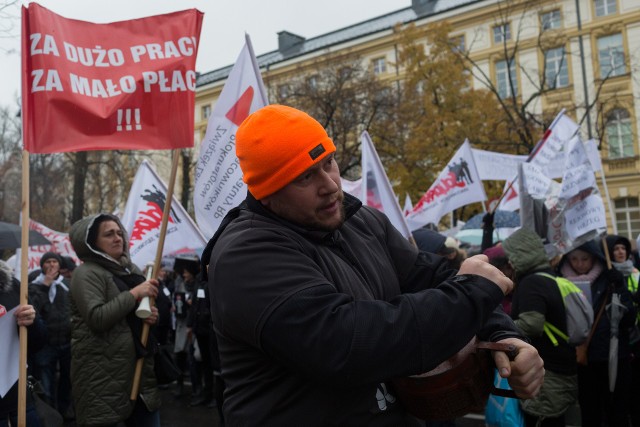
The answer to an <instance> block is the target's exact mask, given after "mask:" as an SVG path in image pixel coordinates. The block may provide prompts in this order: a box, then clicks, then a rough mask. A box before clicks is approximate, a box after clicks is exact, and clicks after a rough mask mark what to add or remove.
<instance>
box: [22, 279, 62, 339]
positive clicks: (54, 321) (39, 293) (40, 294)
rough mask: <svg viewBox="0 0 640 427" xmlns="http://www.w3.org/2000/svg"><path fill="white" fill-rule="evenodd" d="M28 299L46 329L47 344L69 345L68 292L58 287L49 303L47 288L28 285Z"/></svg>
mask: <svg viewBox="0 0 640 427" xmlns="http://www.w3.org/2000/svg"><path fill="white" fill-rule="evenodd" d="M29 299H30V301H31V304H33V307H34V308H35V309H36V311H37V312H38V314H39V315H40V317H41V318H42V320H43V321H44V323H45V325H46V327H47V336H48V344H51V345H64V344H71V310H70V308H69V291H67V290H65V289H63V288H62V287H61V286H58V287H57V289H56V296H55V298H54V300H53V302H51V301H50V300H49V287H48V286H45V285H44V284H38V283H30V284H29Z"/></svg>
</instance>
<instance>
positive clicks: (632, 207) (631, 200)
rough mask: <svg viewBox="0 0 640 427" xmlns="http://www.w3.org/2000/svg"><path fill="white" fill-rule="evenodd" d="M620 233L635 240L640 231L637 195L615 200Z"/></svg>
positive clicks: (639, 210) (639, 211)
mask: <svg viewBox="0 0 640 427" xmlns="http://www.w3.org/2000/svg"><path fill="white" fill-rule="evenodd" d="M614 203H615V211H616V226H617V228H618V235H620V236H625V237H627V238H628V239H630V240H633V239H635V238H636V236H638V233H640V209H639V208H638V198H637V197H627V198H624V199H618V200H616V201H615V202H614Z"/></svg>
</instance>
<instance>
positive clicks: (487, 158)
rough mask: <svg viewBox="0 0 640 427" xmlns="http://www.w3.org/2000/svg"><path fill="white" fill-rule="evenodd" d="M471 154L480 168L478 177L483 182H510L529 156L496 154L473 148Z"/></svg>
mask: <svg viewBox="0 0 640 427" xmlns="http://www.w3.org/2000/svg"><path fill="white" fill-rule="evenodd" d="M471 152H472V153H473V159H474V160H475V162H476V168H478V175H479V176H480V179H481V180H483V181H502V180H509V179H511V178H513V177H514V176H516V175H517V174H518V164H520V163H522V162H524V161H525V160H527V156H519V155H516V154H504V153H496V152H495V151H487V150H479V149H477V148H472V149H471Z"/></svg>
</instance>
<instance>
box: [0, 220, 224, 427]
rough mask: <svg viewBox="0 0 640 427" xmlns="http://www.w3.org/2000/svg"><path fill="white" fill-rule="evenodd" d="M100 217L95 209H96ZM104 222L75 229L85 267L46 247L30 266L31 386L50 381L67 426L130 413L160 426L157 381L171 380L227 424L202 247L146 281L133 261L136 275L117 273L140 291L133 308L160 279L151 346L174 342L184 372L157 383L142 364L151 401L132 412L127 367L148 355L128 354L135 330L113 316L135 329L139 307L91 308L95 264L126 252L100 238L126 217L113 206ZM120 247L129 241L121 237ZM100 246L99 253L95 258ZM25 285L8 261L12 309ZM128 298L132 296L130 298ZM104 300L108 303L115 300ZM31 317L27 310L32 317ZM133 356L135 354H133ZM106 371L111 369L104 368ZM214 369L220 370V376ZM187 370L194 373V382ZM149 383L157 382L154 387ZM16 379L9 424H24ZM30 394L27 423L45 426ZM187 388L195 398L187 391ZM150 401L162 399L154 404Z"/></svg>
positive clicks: (139, 421) (3, 285)
mask: <svg viewBox="0 0 640 427" xmlns="http://www.w3.org/2000/svg"><path fill="white" fill-rule="evenodd" d="M91 220H92V221H94V220H96V218H95V217H92V218H91ZM95 224H96V227H95V231H94V232H93V233H91V232H88V231H87V229H86V228H83V229H81V230H76V234H78V235H82V236H88V237H87V240H88V242H87V245H86V246H85V249H86V250H83V249H79V250H78V249H76V250H77V251H78V252H79V258H80V259H81V261H82V263H83V264H84V265H85V266H84V267H83V268H79V269H77V270H76V267H78V265H77V264H76V263H75V262H74V261H73V259H72V258H71V257H68V256H62V255H59V254H56V253H54V252H47V253H45V254H44V255H43V256H42V257H41V259H40V268H39V269H37V270H35V271H32V272H30V273H29V275H28V280H29V284H28V304H27V305H24V306H20V307H19V308H20V309H19V310H18V311H17V313H16V319H17V322H18V324H19V325H24V326H28V337H29V345H28V364H27V365H28V375H29V383H30V388H31V386H34V387H35V389H37V390H41V393H40V395H41V397H42V399H43V400H44V401H45V402H46V403H47V404H48V405H50V406H51V407H52V408H54V409H56V410H57V412H58V413H59V414H60V415H61V416H62V419H63V420H64V422H65V425H97V424H100V425H102V424H105V423H107V424H109V422H108V421H109V420H110V419H112V421H114V423H113V425H116V424H117V423H118V422H124V423H125V424H126V425H127V426H129V425H131V426H145V425H148V426H159V416H158V413H157V409H158V407H159V406H158V405H159V400H158V401H157V402H158V404H155V403H153V400H154V399H155V398H153V396H152V394H151V393H153V391H152V390H153V389H165V390H166V389H170V388H171V389H173V390H171V391H172V393H170V394H169V395H170V396H171V397H172V398H174V399H176V400H177V401H184V404H185V407H193V406H201V405H202V406H207V407H209V408H212V409H213V410H216V411H218V414H219V419H220V421H221V424H220V425H223V424H224V421H223V417H222V391H223V384H222V380H221V379H220V378H219V373H220V363H219V357H218V351H217V345H216V339H215V335H214V333H213V328H212V325H211V314H210V311H209V297H208V294H209V291H208V287H207V286H206V282H205V281H203V280H202V279H201V274H200V260H199V258H198V257H197V256H195V255H193V256H192V257H182V258H180V257H179V258H177V259H176V260H175V261H174V260H170V259H169V260H164V261H163V262H162V265H161V269H160V271H159V272H158V273H157V275H156V276H157V281H154V280H152V281H150V282H147V281H145V279H144V277H143V276H142V274H141V273H142V272H141V271H139V270H138V269H137V267H136V266H134V265H133V264H128V265H127V272H128V273H131V274H123V275H119V276H118V278H117V279H115V281H116V282H117V283H118V282H123V286H125V287H126V288H127V289H128V290H131V293H133V294H134V296H135V299H134V298H131V300H130V304H131V307H134V303H136V304H137V301H136V300H139V297H142V296H146V295H143V294H140V295H138V294H137V292H138V290H140V289H142V288H144V287H145V286H147V284H148V283H152V284H153V285H154V286H152V288H155V292H153V293H152V294H150V296H154V297H155V308H153V315H154V316H155V317H152V321H151V322H150V323H151V324H152V326H153V327H152V328H151V338H150V341H149V343H153V344H148V346H147V347H148V348H151V346H152V345H155V343H157V345H159V346H165V347H167V348H169V349H170V352H171V353H172V354H173V355H174V360H175V362H176V364H177V365H178V366H179V368H180V375H179V377H178V379H177V381H175V382H174V383H172V384H166V385H161V386H157V387H156V385H155V382H153V381H151V382H150V381H148V379H147V381H146V383H145V380H144V377H145V374H144V373H143V375H142V376H143V390H142V392H141V393H142V394H141V396H144V399H138V402H140V401H142V400H143V401H144V404H145V405H146V406H147V408H142V409H140V410H139V409H138V406H140V405H139V404H137V405H136V407H135V408H134V410H133V411H134V412H133V414H129V409H128V408H127V406H128V401H129V394H128V393H126V392H127V391H128V390H129V389H130V387H129V380H130V378H128V377H133V374H132V372H129V370H128V369H125V368H124V367H125V366H129V365H130V367H131V369H133V366H134V364H135V360H136V357H137V356H139V355H138V354H136V355H135V356H134V355H133V354H129V352H128V350H127V348H129V346H130V345H132V343H133V340H130V339H129V336H130V335H128V333H129V331H128V330H127V333H126V334H125V335H124V338H122V331H121V330H120V329H119V327H118V326H113V322H116V323H117V322H119V321H122V322H124V323H123V324H122V325H124V327H125V328H126V329H128V328H129V326H128V325H129V324H130V322H131V320H132V319H131V318H132V317H133V316H132V311H131V309H129V308H126V307H125V308H123V311H122V313H123V314H122V316H123V317H121V318H119V317H118V316H119V315H118V314H117V311H118V310H114V309H113V307H111V308H109V309H108V311H109V312H105V313H101V314H100V315H99V316H97V315H96V311H94V310H92V308H93V309H95V310H99V308H98V307H97V305H98V302H97V301H95V299H94V297H95V295H91V292H86V290H87V289H88V288H89V289H90V288H91V287H92V286H94V285H93V284H92V279H95V275H96V271H95V268H96V267H95V264H103V265H102V267H103V268H104V267H105V266H107V267H109V265H110V263H111V264H112V265H111V266H110V267H111V268H113V269H115V268H116V267H115V264H116V263H112V262H111V261H112V260H113V259H122V256H123V254H122V253H118V254H113V253H111V254H109V253H108V251H109V250H110V248H109V247H108V246H104V245H103V246H101V243H100V239H101V237H100V235H99V233H100V232H102V229H101V228H100V224H112V225H113V226H114V227H115V228H119V227H120V225H119V221H117V219H116V218H115V217H112V216H109V215H104V217H103V218H102V219H100V220H97V221H95ZM85 225H86V226H87V227H89V226H90V224H85ZM76 228H77V227H76ZM72 233H73V231H72ZM113 236H115V237H113V239H115V240H117V241H118V242H121V241H122V239H123V237H122V234H120V233H119V234H117V235H116V234H113ZM92 239H93V240H92ZM80 246H82V243H78V242H76V247H77V248H79V247H80ZM118 247H125V246H123V245H122V244H119V245H118ZM105 249H106V250H105ZM125 252H126V251H125ZM96 254H98V259H96V258H95V256H96ZM104 255H107V256H106V257H105V256H104ZM102 258H104V259H102ZM125 258H126V257H125ZM105 260H108V261H105ZM87 266H89V267H90V268H91V267H93V271H90V270H89V271H88V269H87V268H86V267H87ZM76 271H78V272H79V273H78V274H79V276H81V277H78V280H76V282H77V283H76V288H75V293H74V285H73V284H72V283H73V280H72V278H73V276H74V274H76ZM106 274H107V275H109V276H111V275H112V274H116V272H114V271H108V272H106ZM94 281H95V280H94ZM98 282H100V281H98ZM124 282H126V283H124ZM101 286H102V285H101ZM80 287H82V289H81V288H80ZM19 288H20V284H19V281H18V280H17V278H16V277H15V276H14V275H13V272H12V268H11V267H10V266H9V265H7V264H6V263H5V262H4V261H0V305H2V306H3V307H5V308H6V309H7V310H10V309H12V308H13V307H14V306H17V305H18V300H19V298H18V295H19V294H18V292H19ZM134 289H135V291H134ZM102 291H104V292H105V293H108V292H109V290H108V288H101V292H102ZM128 294H129V292H126V293H125V292H121V293H120V295H119V296H115V297H114V298H111V296H109V295H107V300H108V301H107V303H108V302H109V301H115V300H116V298H119V297H121V298H125V297H127V296H128ZM122 295H124V297H123V296H122ZM74 297H75V298H74ZM127 298H128V297H127ZM120 303H121V304H122V305H126V304H124V303H123V302H122V301H120ZM100 305H101V307H102V308H104V307H107V306H108V304H100ZM23 313H24V314H23ZM23 316H26V317H24V319H26V320H24V319H23ZM72 324H73V326H72ZM82 325H86V327H83V326H82ZM72 330H73V331H72ZM131 331H132V332H133V329H131ZM134 336H135V333H134ZM118 337H120V338H118ZM74 339H75V340H74ZM72 342H75V353H74V354H75V358H76V361H75V363H72V351H73V350H72ZM120 346H122V347H120ZM131 348H133V347H131ZM116 353H117V354H116ZM126 355H129V356H131V357H125V356H126ZM125 359H130V360H127V361H125ZM72 365H73V366H72ZM97 372H105V373H106V374H105V376H104V377H100V374H99V373H97ZM115 372H123V377H122V378H117V375H113V374H114V373H115ZM214 375H215V376H216V377H217V378H218V379H217V380H216V384H215V385H214ZM151 376H152V375H151ZM97 377H98V383H97V382H96V378H97ZM125 377H127V378H125ZM185 378H187V379H188V381H186V382H185ZM118 381H123V384H122V385H124V387H115V388H114V387H113V383H118ZM145 384H146V386H147V387H151V388H150V389H147V390H146V391H145V390H144V387H145ZM189 385H190V386H189ZM17 386H18V384H17V383H16V384H15V385H14V386H13V388H12V389H11V390H10V392H9V393H8V394H6V395H5V396H4V397H3V398H2V399H0V426H3V427H4V426H8V425H11V426H15V425H17ZM189 393H190V395H188V394H189ZM154 394H155V393H154ZM72 396H73V397H72ZM27 397H28V401H27V403H28V406H27V425H28V426H32V427H39V426H40V425H41V424H42V423H41V422H40V421H41V420H40V419H39V417H38V415H37V414H36V411H35V407H34V401H33V397H32V394H31V393H28V394H27ZM183 397H186V399H182V398H183ZM114 399H115V400H114ZM118 400H120V401H118ZM123 402H124V403H123ZM78 405H79V406H78ZM150 405H153V407H152V408H149V406H150ZM78 409H79V411H78ZM77 412H79V414H77ZM138 412H140V413H142V417H140V416H137V415H136V414H137V413H138ZM147 413H150V414H153V417H151V418H150V419H145V418H148V417H147V415H148V414H147ZM145 414H147V415H145ZM77 415H78V419H77ZM112 415H113V416H112ZM109 417H111V418H109ZM8 423H10V424H8ZM105 425H106V424H105Z"/></svg>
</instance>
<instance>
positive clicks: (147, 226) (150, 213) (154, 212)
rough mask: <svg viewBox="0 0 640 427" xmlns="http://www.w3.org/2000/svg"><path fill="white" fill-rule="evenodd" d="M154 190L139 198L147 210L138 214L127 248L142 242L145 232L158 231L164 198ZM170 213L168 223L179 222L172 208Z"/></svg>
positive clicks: (159, 192) (146, 191)
mask: <svg viewBox="0 0 640 427" xmlns="http://www.w3.org/2000/svg"><path fill="white" fill-rule="evenodd" d="M154 190H155V191H151V190H148V189H147V190H145V193H147V194H145V195H143V196H141V197H142V199H144V200H146V201H147V206H149V210H147V211H140V212H138V217H137V219H136V222H135V224H134V226H133V231H132V232H131V241H130V242H129V247H132V246H133V242H135V241H137V240H142V238H143V236H144V235H145V234H147V232H149V231H151V230H160V226H161V224H162V213H163V211H164V204H165V203H166V196H165V195H164V194H163V193H162V192H161V191H159V190H158V189H157V188H155V186H154ZM171 212H172V214H171V215H170V216H169V222H173V223H175V222H181V221H180V219H178V218H177V217H176V213H175V211H174V210H173V208H171Z"/></svg>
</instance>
